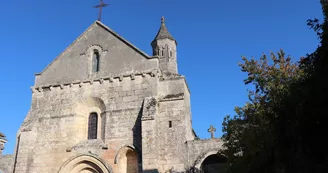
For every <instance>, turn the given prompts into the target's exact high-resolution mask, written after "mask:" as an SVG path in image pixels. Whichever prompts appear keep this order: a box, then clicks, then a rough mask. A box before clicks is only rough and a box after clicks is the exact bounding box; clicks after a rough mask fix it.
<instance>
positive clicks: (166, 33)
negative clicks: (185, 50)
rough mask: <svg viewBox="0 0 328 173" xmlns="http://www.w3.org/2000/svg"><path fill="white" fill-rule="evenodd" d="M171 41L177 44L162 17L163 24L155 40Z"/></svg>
mask: <svg viewBox="0 0 328 173" xmlns="http://www.w3.org/2000/svg"><path fill="white" fill-rule="evenodd" d="M166 38H167V39H170V40H173V41H175V42H176V40H175V39H174V38H173V36H172V35H171V34H170V32H169V30H168V29H167V28H166V26H165V23H164V17H162V22H161V27H160V28H159V31H158V33H157V35H156V37H155V39H154V40H153V42H154V41H156V40H161V39H166Z"/></svg>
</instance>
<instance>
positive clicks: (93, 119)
mask: <svg viewBox="0 0 328 173" xmlns="http://www.w3.org/2000/svg"><path fill="white" fill-rule="evenodd" d="M97 131H98V114H97V113H91V114H90V115H89V122H88V139H97Z"/></svg>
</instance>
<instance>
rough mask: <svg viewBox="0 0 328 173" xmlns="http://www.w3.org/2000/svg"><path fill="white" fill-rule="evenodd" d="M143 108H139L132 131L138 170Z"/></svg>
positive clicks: (140, 162) (139, 168)
mask: <svg viewBox="0 0 328 173" xmlns="http://www.w3.org/2000/svg"><path fill="white" fill-rule="evenodd" d="M142 110H143V107H141V109H140V111H139V113H138V117H137V119H136V122H135V123H134V127H133V129H132V131H133V145H134V146H135V147H136V153H137V157H138V170H142V154H141V153H142V151H141V149H142V145H141V144H142V141H141V138H142V137H141V116H142Z"/></svg>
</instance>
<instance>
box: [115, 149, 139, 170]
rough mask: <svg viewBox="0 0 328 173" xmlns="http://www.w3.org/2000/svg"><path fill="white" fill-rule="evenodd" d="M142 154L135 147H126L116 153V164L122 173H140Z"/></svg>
mask: <svg viewBox="0 0 328 173" xmlns="http://www.w3.org/2000/svg"><path fill="white" fill-rule="evenodd" d="M139 156H140V154H139V152H138V150H136V148H135V147H134V146H130V145H126V146H123V147H121V149H120V150H119V151H118V152H117V153H116V156H115V159H114V164H118V169H119V172H120V173H138V172H139V169H140V166H139V163H140V158H139Z"/></svg>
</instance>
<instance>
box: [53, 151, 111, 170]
mask: <svg viewBox="0 0 328 173" xmlns="http://www.w3.org/2000/svg"><path fill="white" fill-rule="evenodd" d="M58 173H112V169H111V168H110V167H109V166H108V165H107V164H105V162H103V161H102V160H101V159H99V158H97V157H95V156H92V155H79V156H75V157H73V158H71V159H69V160H67V161H66V162H65V163H64V164H63V166H62V167H61V168H60V170H59V171H58Z"/></svg>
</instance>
